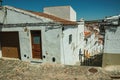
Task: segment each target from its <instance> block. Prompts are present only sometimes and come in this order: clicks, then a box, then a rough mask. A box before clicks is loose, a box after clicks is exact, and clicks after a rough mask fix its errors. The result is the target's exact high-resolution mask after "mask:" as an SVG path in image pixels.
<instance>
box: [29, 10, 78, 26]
mask: <svg viewBox="0 0 120 80" xmlns="http://www.w3.org/2000/svg"><path fill="white" fill-rule="evenodd" d="M29 12H31V13H32V14H35V15H38V16H42V17H45V18H49V19H52V20H53V21H56V22H60V23H62V24H63V25H77V24H78V23H77V22H74V21H69V20H65V19H62V18H59V17H56V16H53V15H50V14H46V13H41V12H33V11H29Z"/></svg>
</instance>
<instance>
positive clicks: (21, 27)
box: [0, 6, 84, 65]
mask: <svg viewBox="0 0 120 80" xmlns="http://www.w3.org/2000/svg"><path fill="white" fill-rule="evenodd" d="M70 16H71V15H70ZM83 33H84V21H81V22H78V23H77V22H73V21H69V20H65V19H62V18H59V17H56V16H54V15H50V14H46V13H40V12H33V11H28V10H22V9H18V8H15V7H11V6H2V7H0V57H1V58H4V57H7V58H18V59H21V60H23V61H30V62H50V63H51V62H54V63H59V64H66V65H74V64H76V63H77V62H79V50H81V54H83V45H82V43H83V40H84V36H83V37H82V38H80V34H83Z"/></svg>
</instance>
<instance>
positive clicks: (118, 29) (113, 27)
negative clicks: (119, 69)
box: [101, 15, 120, 66]
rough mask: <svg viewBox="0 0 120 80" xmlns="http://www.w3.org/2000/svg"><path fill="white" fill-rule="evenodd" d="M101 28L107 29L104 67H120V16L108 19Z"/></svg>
mask: <svg viewBox="0 0 120 80" xmlns="http://www.w3.org/2000/svg"><path fill="white" fill-rule="evenodd" d="M101 26H103V28H104V29H105V39H104V41H105V43H104V54H103V66H110V65H120V15H117V16H112V17H108V18H106V19H105V20H104V23H103V24H101Z"/></svg>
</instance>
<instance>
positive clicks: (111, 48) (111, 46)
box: [104, 26, 120, 54]
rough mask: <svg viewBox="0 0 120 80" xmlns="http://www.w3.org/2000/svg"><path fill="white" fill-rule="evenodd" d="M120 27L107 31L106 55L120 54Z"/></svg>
mask: <svg viewBox="0 0 120 80" xmlns="http://www.w3.org/2000/svg"><path fill="white" fill-rule="evenodd" d="M119 43H120V26H118V27H110V26H109V28H107V29H106V33H105V44H104V53H109V54H110V53H112V54H115V53H118V54H120V44H119Z"/></svg>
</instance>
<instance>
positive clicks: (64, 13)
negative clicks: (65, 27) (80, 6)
mask: <svg viewBox="0 0 120 80" xmlns="http://www.w3.org/2000/svg"><path fill="white" fill-rule="evenodd" d="M44 12H45V13H48V14H51V15H55V16H57V17H60V18H63V19H66V20H71V21H76V12H75V11H74V10H73V9H72V7H71V6H55V7H46V8H44Z"/></svg>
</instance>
